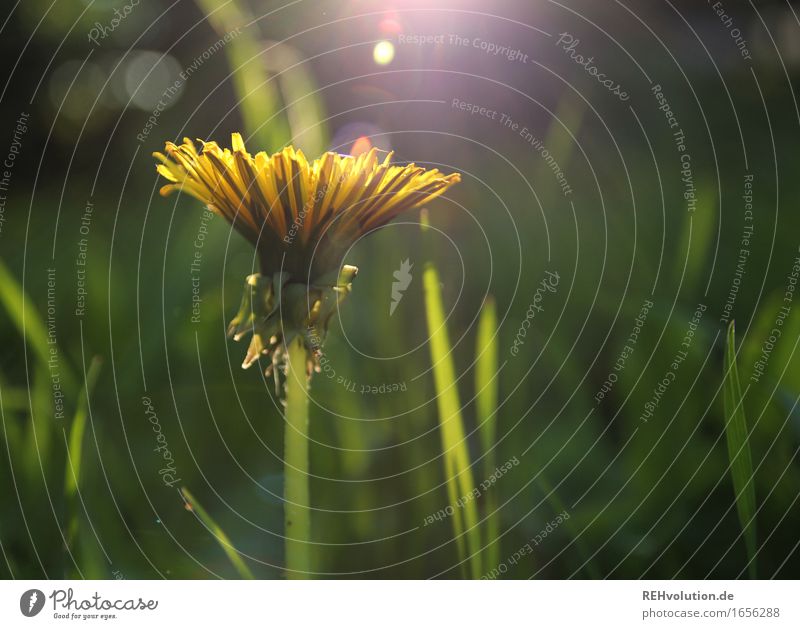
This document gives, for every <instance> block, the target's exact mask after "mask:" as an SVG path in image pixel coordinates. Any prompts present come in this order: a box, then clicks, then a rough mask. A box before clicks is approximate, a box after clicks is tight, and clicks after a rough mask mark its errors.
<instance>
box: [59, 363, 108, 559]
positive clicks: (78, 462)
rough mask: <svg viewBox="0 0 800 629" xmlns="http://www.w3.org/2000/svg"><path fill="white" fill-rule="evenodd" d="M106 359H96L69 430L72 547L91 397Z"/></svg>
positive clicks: (68, 491)
mask: <svg viewBox="0 0 800 629" xmlns="http://www.w3.org/2000/svg"><path fill="white" fill-rule="evenodd" d="M101 363H102V361H101V360H100V358H99V357H97V356H96V357H95V358H94V359H92V362H91V364H90V365H89V370H88V371H87V372H86V381H85V383H84V387H83V390H82V391H81V393H80V396H79V398H78V405H77V408H76V409H75V414H74V416H73V418H72V424H71V425H70V429H69V439H68V447H67V462H66V469H65V470H64V498H65V503H66V508H65V510H66V517H65V521H66V523H67V545H68V546H69V547H70V548H71V547H72V546H73V544H74V542H75V540H76V539H77V534H78V523H79V521H80V510H79V508H78V489H79V487H80V483H81V469H82V467H83V459H84V457H83V437H84V434H85V433H86V419H87V418H88V416H89V400H90V399H91V396H92V392H93V391H94V386H95V384H96V382H97V377H98V375H99V374H100V365H101Z"/></svg>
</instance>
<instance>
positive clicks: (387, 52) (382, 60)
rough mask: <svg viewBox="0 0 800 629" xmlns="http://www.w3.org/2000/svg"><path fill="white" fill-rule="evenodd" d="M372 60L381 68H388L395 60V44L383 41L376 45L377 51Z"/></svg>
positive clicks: (373, 53) (375, 50) (374, 51)
mask: <svg viewBox="0 0 800 629" xmlns="http://www.w3.org/2000/svg"><path fill="white" fill-rule="evenodd" d="M372 58H373V59H375V63H377V64H378V65H379V66H386V65H389V64H390V63H391V62H392V59H394V44H393V43H392V42H390V41H387V40H385V39H384V40H383V41H379V42H378V43H377V44H375V49H374V50H373V51H372Z"/></svg>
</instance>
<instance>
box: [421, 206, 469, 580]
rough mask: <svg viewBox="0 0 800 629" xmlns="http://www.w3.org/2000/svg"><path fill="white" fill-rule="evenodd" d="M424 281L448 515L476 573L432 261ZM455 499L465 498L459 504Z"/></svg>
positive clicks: (461, 435)
mask: <svg viewBox="0 0 800 629" xmlns="http://www.w3.org/2000/svg"><path fill="white" fill-rule="evenodd" d="M422 224H423V230H427V216H426V215H423V218H422ZM422 283H423V287H424V292H425V314H426V318H427V322H428V334H429V341H428V342H429V345H430V354H431V363H432V365H433V380H434V385H435V389H436V405H437V409H438V418H439V435H440V437H441V443H442V457H443V459H444V472H445V480H446V484H447V497H448V500H449V501H450V505H451V506H452V508H453V515H452V516H451V518H450V519H451V520H452V522H453V533H454V535H455V539H456V544H457V546H458V551H459V554H460V556H461V565H462V569H464V565H465V564H468V566H469V574H470V575H471V577H472V578H473V579H478V578H480V577H481V575H482V574H483V570H482V565H481V554H480V549H481V539H480V538H481V532H480V529H479V528H478V507H477V503H476V501H475V499H474V498H473V499H468V498H469V497H470V495H471V494H472V492H473V491H474V490H475V480H474V478H473V475H472V467H471V464H470V457H469V449H468V447H467V439H466V434H465V431H464V419H463V417H462V414H461V402H460V400H459V395H458V386H457V382H456V371H455V365H454V362H453V354H452V348H451V346H450V338H449V336H448V333H447V325H446V321H445V314H444V306H443V303H442V291H441V287H440V283H439V272H438V271H437V270H436V266H435V265H434V264H433V262H430V261H428V262H426V263H425V269H424V271H423V275H422ZM462 499H463V500H462ZM459 501H461V502H463V504H461V505H460V504H459ZM465 537H466V543H465V541H464V538H465Z"/></svg>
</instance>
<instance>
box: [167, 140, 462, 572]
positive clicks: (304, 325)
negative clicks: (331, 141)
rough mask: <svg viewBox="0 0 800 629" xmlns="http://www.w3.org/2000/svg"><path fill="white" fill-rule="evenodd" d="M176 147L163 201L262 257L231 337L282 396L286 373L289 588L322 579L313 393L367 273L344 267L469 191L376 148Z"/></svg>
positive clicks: (237, 143) (236, 143) (170, 151)
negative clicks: (369, 242) (172, 198)
mask: <svg viewBox="0 0 800 629" xmlns="http://www.w3.org/2000/svg"><path fill="white" fill-rule="evenodd" d="M200 144H201V148H200V150H199V151H198V150H197V148H196V146H195V144H194V143H193V142H192V141H191V140H189V139H184V141H183V144H180V145H177V144H173V143H172V142H167V144H166V150H165V152H164V153H154V156H155V157H156V158H157V159H158V160H159V161H160V162H161V163H160V164H159V165H158V172H159V173H160V174H161V175H162V176H163V177H165V178H166V179H167V180H168V181H169V182H170V183H168V184H167V185H165V186H164V187H162V188H161V194H162V195H168V194H170V193H172V192H176V191H183V192H187V193H188V194H190V195H192V196H194V197H196V198H197V199H199V200H200V201H202V202H203V203H205V204H206V205H207V206H208V208H209V209H210V210H212V211H213V212H216V213H217V214H219V215H220V216H222V217H223V218H225V220H227V221H228V222H229V223H230V224H231V225H232V226H233V227H234V228H235V229H236V230H237V231H238V232H239V233H241V234H242V235H243V236H244V237H245V238H247V240H249V241H250V242H251V243H252V245H253V246H254V247H255V248H256V251H257V252H258V256H259V265H260V269H259V271H260V272H259V273H255V274H253V275H250V276H248V277H247V280H246V282H245V290H244V294H243V297H242V303H241V306H240V307H239V312H238V313H237V315H236V316H235V317H234V319H233V321H231V324H230V326H229V328H228V332H229V334H230V335H231V336H233V337H234V339H236V340H239V339H241V338H242V337H243V336H244V335H245V334H246V333H248V332H252V334H253V336H252V338H251V340H250V346H249V348H248V350H247V355H246V357H245V359H244V363H243V364H242V366H243V367H245V368H246V367H249V366H250V365H252V364H253V363H254V362H256V361H257V360H258V359H259V358H260V357H262V356H264V355H271V362H270V365H269V367H267V372H268V373H269V372H270V371H272V372H273V374H274V376H275V385H276V389H277V388H278V372H279V369H278V367H279V366H280V367H283V368H284V369H282V371H284V372H285V375H286V378H285V389H284V396H283V403H284V406H285V409H286V411H285V420H286V431H285V447H284V459H285V469H284V492H283V497H284V501H285V507H284V524H285V529H284V537H285V546H286V551H285V555H286V557H285V559H286V573H287V576H288V577H290V578H296V577H301V578H302V577H308V576H310V575H311V574H313V573H314V560H313V556H312V553H311V548H312V547H311V545H310V544H309V543H308V542H309V541H310V540H311V539H312V537H313V536H312V531H311V510H310V492H309V483H308V470H309V447H308V425H309V419H308V383H309V380H310V375H311V372H312V370H313V368H314V367H315V366H316V367H317V368H319V354H320V347H321V345H322V341H323V340H324V337H325V334H326V332H327V328H328V322H329V320H330V318H331V317H332V316H333V314H334V312H335V311H336V306H337V305H338V304H339V302H340V301H341V300H342V299H343V298H344V297H345V296H346V295H347V294H348V293H349V292H350V289H351V281H352V279H353V278H354V277H355V275H356V273H357V272H358V269H356V267H354V266H349V265H346V264H343V262H342V257H343V254H344V253H345V251H346V250H347V249H348V248H349V247H350V246H351V245H352V244H353V243H354V242H355V241H356V240H357V239H358V238H360V237H361V236H363V235H364V234H367V233H368V232H370V231H371V230H374V229H376V228H378V227H380V226H381V225H385V224H386V223H388V222H389V221H391V220H392V219H393V218H394V217H395V216H397V215H398V214H400V213H401V212H404V211H406V210H410V209H412V208H415V207H419V206H420V205H422V204H423V203H427V202H428V201H430V200H431V199H434V198H435V197H437V196H439V195H440V194H442V193H443V192H444V191H445V190H447V188H448V187H450V186H451V185H452V184H454V183H456V182H458V181H459V179H460V177H459V175H458V174H452V175H443V174H442V173H440V172H439V171H438V170H436V169H432V170H426V169H425V168H422V167H420V166H416V165H415V164H408V165H405V166H393V165H392V164H391V157H392V155H391V153H390V154H389V155H387V156H386V158H385V159H384V160H383V161H379V160H378V153H377V151H376V150H375V149H374V148H373V149H371V150H369V151H368V152H366V153H363V154H361V155H359V156H358V157H353V156H348V155H339V154H337V153H325V154H324V155H323V156H322V157H320V158H319V159H317V160H315V161H313V162H309V161H308V160H307V159H306V157H305V155H303V153H302V152H301V151H295V150H294V149H293V148H292V147H287V148H285V149H283V150H282V151H280V152H279V153H276V154H275V155H272V156H269V155H267V154H266V153H263V152H261V153H256V155H250V153H248V152H247V151H246V150H245V148H244V143H243V142H242V136H241V135H239V134H238V133H234V134H233V141H232V148H231V149H222V148H220V147H219V146H218V145H217V144H216V143H215V142H201V143H200Z"/></svg>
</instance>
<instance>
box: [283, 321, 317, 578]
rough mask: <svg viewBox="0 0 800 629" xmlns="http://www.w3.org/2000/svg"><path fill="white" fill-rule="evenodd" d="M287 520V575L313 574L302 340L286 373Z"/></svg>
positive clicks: (295, 343) (292, 347)
mask: <svg viewBox="0 0 800 629" xmlns="http://www.w3.org/2000/svg"><path fill="white" fill-rule="evenodd" d="M284 459H285V461H284V466H285V483H286V484H285V486H284V501H285V507H284V512H285V517H286V529H285V535H286V575H287V577H288V578H290V579H305V578H309V577H310V572H311V552H310V551H311V549H310V542H311V509H310V507H311V501H310V499H309V489H308V378H307V377H306V349H305V347H304V346H303V342H302V340H301V339H300V338H299V337H298V338H296V339H294V341H292V343H291V344H290V345H289V361H288V363H287V370H286V450H285V452H284Z"/></svg>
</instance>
